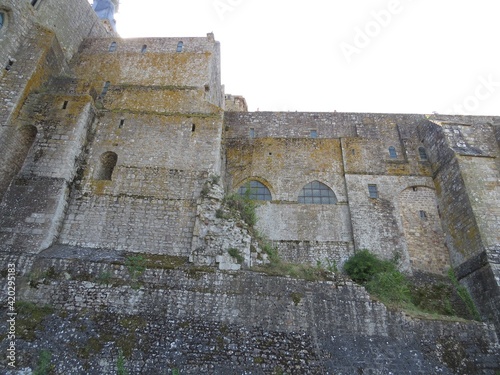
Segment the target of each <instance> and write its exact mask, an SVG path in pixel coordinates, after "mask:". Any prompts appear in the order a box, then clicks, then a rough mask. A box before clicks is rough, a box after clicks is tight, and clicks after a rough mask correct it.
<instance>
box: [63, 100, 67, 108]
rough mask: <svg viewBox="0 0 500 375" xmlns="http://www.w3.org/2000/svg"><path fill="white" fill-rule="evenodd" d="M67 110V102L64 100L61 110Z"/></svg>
mask: <svg viewBox="0 0 500 375" xmlns="http://www.w3.org/2000/svg"><path fill="white" fill-rule="evenodd" d="M66 108H68V101H67V100H65V101H64V103H63V106H62V109H66Z"/></svg>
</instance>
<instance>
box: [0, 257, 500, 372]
mask: <svg viewBox="0 0 500 375" xmlns="http://www.w3.org/2000/svg"><path fill="white" fill-rule="evenodd" d="M57 254H59V256H63V257H64V258H72V257H74V256H75V255H76V254H79V258H80V259H81V260H80V261H78V260H73V261H72V260H69V259H59V260H58V259H50V257H57ZM41 255H42V256H43V253H42V254H41ZM46 255H47V257H49V258H46V259H44V258H40V257H39V258H38V259H37V260H36V261H35V260H34V259H33V258H29V257H21V258H15V257H12V256H11V257H10V259H6V258H4V259H3V262H2V264H7V263H8V262H9V260H10V261H11V262H12V261H14V262H16V263H17V269H18V272H19V274H18V279H19V281H21V274H25V275H26V273H27V272H28V271H29V270H31V271H33V272H32V277H34V276H33V273H35V274H36V270H39V271H38V272H41V271H42V270H47V269H51V271H50V273H51V275H52V276H46V278H45V281H44V282H42V283H38V284H33V283H32V286H28V285H24V284H22V283H21V282H19V285H20V290H19V292H18V298H20V299H23V300H29V301H32V302H35V303H37V304H38V305H44V304H49V305H51V306H53V307H54V308H56V314H55V315H52V316H50V317H48V318H47V319H45V320H44V321H43V323H42V325H43V327H44V328H43V329H41V330H40V331H38V332H37V333H36V335H35V338H34V339H33V340H18V350H19V353H20V356H19V358H20V361H22V363H19V367H24V366H34V365H35V364H36V362H37V360H38V353H39V351H40V350H41V349H43V348H47V349H48V350H50V351H51V352H52V355H53V361H52V363H54V364H55V369H56V373H57V374H67V375H70V374H82V373H85V374H90V375H93V374H103V373H107V374H113V373H115V371H116V368H117V367H116V363H117V358H118V349H120V348H121V349H122V350H123V351H124V355H125V364H126V367H127V368H128V369H129V370H130V373H147V374H163V373H164V371H165V370H167V371H168V369H170V370H172V369H174V368H176V369H179V370H180V372H181V373H188V374H195V373H209V374H218V375H220V374H228V375H229V374H235V373H245V372H246V373H252V374H275V373H277V372H278V369H280V370H281V371H283V372H284V373H287V374H336V375H342V374H344V375H352V374H355V373H360V374H368V373H370V374H381V375H382V374H389V373H394V374H421V375H428V374H436V373H440V374H450V375H451V374H467V375H473V374H491V375H493V374H495V371H498V370H499V369H500V366H499V363H498V355H499V352H498V350H499V343H498V339H497V336H496V334H495V330H494V328H493V327H492V326H488V325H486V324H480V323H473V322H469V323H466V322H461V323H459V322H444V321H431V320H419V319H415V318H410V317H408V316H405V315H404V314H401V313H398V312H391V311H389V310H387V309H386V308H385V307H384V306H383V305H382V304H380V303H378V302H375V301H373V300H371V299H370V297H369V296H368V295H367V294H366V292H365V291H364V289H363V288H360V287H359V286H356V285H354V284H352V283H350V282H347V281H343V280H337V281H330V282H306V281H301V280H294V279H289V278H281V277H268V276H264V275H261V274H258V273H253V272H243V271H239V272H237V273H223V272H219V271H214V270H210V269H208V270H207V269H205V270H199V269H198V270H196V269H189V268H186V269H184V270H182V269H178V270H160V269H149V270H147V271H146V272H145V273H144V274H143V276H141V277H140V278H139V281H140V283H141V284H142V286H140V287H139V288H138V289H134V288H132V287H131V286H130V284H128V283H129V282H130V281H128V282H127V280H130V279H129V276H128V272H127V271H126V269H125V267H123V266H118V265H112V264H111V263H101V262H102V260H101V261H99V262H96V261H97V260H98V258H99V256H100V257H101V259H106V258H107V259H108V261H111V262H114V261H116V260H118V259H119V258H120V255H118V254H117V253H116V252H113V253H109V254H108V253H106V252H102V253H101V254H99V256H97V255H96V254H95V253H93V252H89V253H87V255H85V251H84V249H78V248H69V247H59V248H58V249H55V252H52V253H47V254H46ZM122 261H123V259H122ZM33 265H34V266H33ZM50 267H52V268H50ZM106 271H108V272H110V274H111V276H112V280H111V281H110V283H114V282H116V281H118V280H122V282H121V283H118V284H117V285H114V286H108V285H105V284H104V283H102V282H101V283H98V282H96V280H97V279H98V278H99V275H102V274H103V272H106ZM59 274H60V275H61V276H60V279H59V280H56V279H55V277H56V275H59ZM41 277H43V276H41ZM51 277H52V279H51ZM34 278H35V279H36V277H34ZM82 278H83V279H86V280H89V281H81V280H82ZM79 280H80V281H79ZM123 282H124V283H123ZM3 284H4V281H3V280H2V285H1V289H0V290H2V291H5V290H6V288H5V285H3ZM21 285H23V286H21ZM2 293H4V292H2ZM19 319H22V318H21V317H19ZM0 324H1V325H2V329H4V328H5V327H4V326H5V324H6V321H5V320H3V321H1V322H0ZM5 345H6V343H5V341H3V342H2V344H0V348H1V350H2V351H4V349H5ZM21 353H22V354H21ZM0 366H5V363H4V362H2V363H1V364H0ZM4 369H5V367H4Z"/></svg>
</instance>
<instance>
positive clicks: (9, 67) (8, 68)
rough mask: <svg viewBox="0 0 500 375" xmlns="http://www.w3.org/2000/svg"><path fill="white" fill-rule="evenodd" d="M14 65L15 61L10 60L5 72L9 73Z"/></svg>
mask: <svg viewBox="0 0 500 375" xmlns="http://www.w3.org/2000/svg"><path fill="white" fill-rule="evenodd" d="M12 65H14V60H11V59H9V62H8V63H7V66H6V67H5V70H6V71H9V70H10V69H11V68H12Z"/></svg>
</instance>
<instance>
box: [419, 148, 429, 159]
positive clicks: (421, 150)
mask: <svg viewBox="0 0 500 375" xmlns="http://www.w3.org/2000/svg"><path fill="white" fill-rule="evenodd" d="M418 155H419V156H420V160H427V152H426V151H425V148H423V147H419V148H418Z"/></svg>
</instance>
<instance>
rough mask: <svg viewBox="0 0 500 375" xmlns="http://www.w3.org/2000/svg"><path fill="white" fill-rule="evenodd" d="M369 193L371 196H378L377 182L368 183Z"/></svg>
mask: <svg viewBox="0 0 500 375" xmlns="http://www.w3.org/2000/svg"><path fill="white" fill-rule="evenodd" d="M368 194H369V195H370V198H378V189H377V185H375V184H368Z"/></svg>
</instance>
